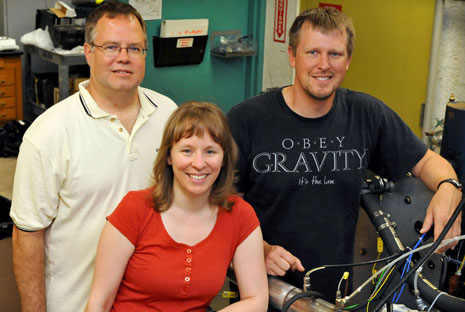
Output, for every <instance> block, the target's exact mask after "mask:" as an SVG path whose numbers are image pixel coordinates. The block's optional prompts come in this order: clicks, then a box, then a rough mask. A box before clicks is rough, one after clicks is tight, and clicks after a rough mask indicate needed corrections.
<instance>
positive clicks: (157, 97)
mask: <svg viewBox="0 0 465 312" xmlns="http://www.w3.org/2000/svg"><path fill="white" fill-rule="evenodd" d="M139 90H140V92H141V93H142V94H143V96H145V97H146V98H147V99H148V100H149V101H150V102H152V104H154V105H155V106H156V107H162V108H171V109H176V108H177V107H178V106H177V105H176V103H175V102H174V101H173V100H172V99H170V98H169V97H167V96H166V95H163V94H161V93H158V92H157V91H154V90H152V89H148V88H144V87H139Z"/></svg>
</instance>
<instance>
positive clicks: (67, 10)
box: [50, 1, 76, 18]
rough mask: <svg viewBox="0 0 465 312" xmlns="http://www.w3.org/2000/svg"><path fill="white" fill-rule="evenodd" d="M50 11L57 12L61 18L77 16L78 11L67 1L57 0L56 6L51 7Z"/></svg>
mask: <svg viewBox="0 0 465 312" xmlns="http://www.w3.org/2000/svg"><path fill="white" fill-rule="evenodd" d="M50 11H52V12H53V13H55V15H56V16H58V17H59V18H62V17H76V11H74V9H73V8H72V7H70V6H69V5H67V4H66V3H64V2H62V1H56V2H55V7H54V8H50Z"/></svg>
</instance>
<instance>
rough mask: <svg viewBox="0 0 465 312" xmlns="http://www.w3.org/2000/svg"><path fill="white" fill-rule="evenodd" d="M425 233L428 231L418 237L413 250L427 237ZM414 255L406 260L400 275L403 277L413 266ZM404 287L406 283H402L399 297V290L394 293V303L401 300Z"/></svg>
mask: <svg viewBox="0 0 465 312" xmlns="http://www.w3.org/2000/svg"><path fill="white" fill-rule="evenodd" d="M425 235H426V233H425V234H423V235H422V236H420V238H419V239H418V242H417V243H416V244H415V246H413V249H412V251H414V250H415V249H417V247H418V246H419V245H420V244H421V242H422V241H423V239H424V238H425ZM412 256H413V253H412V254H410V256H408V258H407V260H406V261H405V265H404V268H403V270H402V274H401V275H400V278H401V279H402V278H403V277H404V274H405V273H407V272H408V271H409V269H410V266H411V263H412ZM404 287H405V283H403V284H402V287H401V289H400V291H399V295H398V296H397V298H396V295H397V292H395V293H394V296H393V297H392V302H393V303H397V302H398V301H399V298H400V295H401V294H402V291H403V290H404Z"/></svg>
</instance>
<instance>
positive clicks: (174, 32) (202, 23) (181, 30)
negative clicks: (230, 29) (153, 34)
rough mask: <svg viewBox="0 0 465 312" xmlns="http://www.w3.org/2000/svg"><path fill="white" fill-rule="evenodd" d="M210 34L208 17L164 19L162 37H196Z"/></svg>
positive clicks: (161, 30)
mask: <svg viewBox="0 0 465 312" xmlns="http://www.w3.org/2000/svg"><path fill="white" fill-rule="evenodd" d="M206 35H208V19H184V20H163V21H162V22H161V28H160V37H161V38H173V37H194V36H206Z"/></svg>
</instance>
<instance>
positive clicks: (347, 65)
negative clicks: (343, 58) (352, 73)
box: [346, 55, 352, 70]
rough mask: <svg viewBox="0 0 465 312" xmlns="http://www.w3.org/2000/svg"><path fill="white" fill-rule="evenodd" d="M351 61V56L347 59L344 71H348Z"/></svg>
mask: <svg viewBox="0 0 465 312" xmlns="http://www.w3.org/2000/svg"><path fill="white" fill-rule="evenodd" d="M351 61H352V55H351V56H350V57H349V59H348V60H347V64H346V70H349V65H350V62H351Z"/></svg>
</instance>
